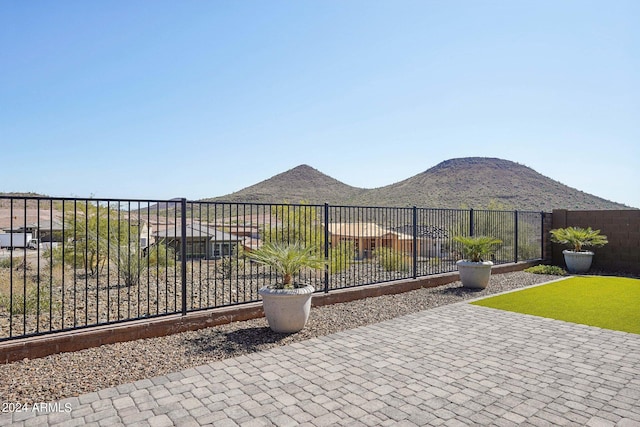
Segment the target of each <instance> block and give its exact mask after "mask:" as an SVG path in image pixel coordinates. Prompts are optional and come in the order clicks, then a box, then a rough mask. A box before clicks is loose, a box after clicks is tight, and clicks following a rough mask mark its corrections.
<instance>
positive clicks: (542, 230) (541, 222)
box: [540, 211, 546, 261]
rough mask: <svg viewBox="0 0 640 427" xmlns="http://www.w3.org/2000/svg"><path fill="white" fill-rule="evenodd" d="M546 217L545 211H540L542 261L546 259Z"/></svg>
mask: <svg viewBox="0 0 640 427" xmlns="http://www.w3.org/2000/svg"><path fill="white" fill-rule="evenodd" d="M544 219H545V214H544V211H540V259H541V260H542V261H546V260H545V254H544Z"/></svg>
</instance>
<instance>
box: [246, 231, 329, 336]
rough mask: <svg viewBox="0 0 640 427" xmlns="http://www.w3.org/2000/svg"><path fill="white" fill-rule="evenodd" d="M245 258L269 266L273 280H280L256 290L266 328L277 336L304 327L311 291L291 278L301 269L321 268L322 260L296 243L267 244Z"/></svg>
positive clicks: (313, 251)
mask: <svg viewBox="0 0 640 427" xmlns="http://www.w3.org/2000/svg"><path fill="white" fill-rule="evenodd" d="M249 258H250V259H251V260H253V261H255V262H257V263H258V264H261V265H265V266H268V267H271V268H272V269H274V270H275V272H276V276H277V279H280V278H281V280H276V282H275V283H273V284H271V285H268V286H265V287H263V288H261V289H260V290H258V293H259V294H260V296H261V297H262V304H263V308H264V315H265V317H266V318H267V321H268V322H269V327H270V328H271V329H272V330H273V331H274V332H279V333H293V332H298V331H299V330H301V329H302V328H304V326H305V324H306V323H307V319H308V318H309V312H310V311H311V297H312V294H313V292H314V291H315V288H314V287H313V285H305V284H302V283H298V282H297V281H295V276H297V275H298V274H299V273H300V271H301V270H302V269H303V268H313V269H319V268H322V267H323V266H324V265H325V260H324V258H322V257H321V256H319V255H318V254H317V253H316V251H315V250H314V248H312V247H306V246H304V245H302V244H300V243H292V244H290V243H267V244H264V245H262V246H261V247H260V248H258V249H256V250H254V251H252V252H251V253H249ZM278 276H279V277H278Z"/></svg>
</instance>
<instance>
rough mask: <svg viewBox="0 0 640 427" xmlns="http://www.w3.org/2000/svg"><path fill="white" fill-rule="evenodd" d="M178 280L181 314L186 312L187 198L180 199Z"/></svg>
mask: <svg viewBox="0 0 640 427" xmlns="http://www.w3.org/2000/svg"><path fill="white" fill-rule="evenodd" d="M180 211H181V217H180V234H181V236H182V239H180V276H181V277H180V280H181V286H182V315H183V316H185V315H186V314H187V199H185V198H182V199H180Z"/></svg>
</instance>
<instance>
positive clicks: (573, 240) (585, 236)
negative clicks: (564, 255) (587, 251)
mask: <svg viewBox="0 0 640 427" xmlns="http://www.w3.org/2000/svg"><path fill="white" fill-rule="evenodd" d="M550 233H551V241H553V242H555V243H561V244H563V245H568V246H569V247H570V248H572V249H573V251H574V252H582V251H583V249H582V247H583V246H594V247H598V246H604V245H606V244H607V243H609V241H608V240H607V236H605V235H603V234H600V230H592V229H591V227H587V228H581V227H567V228H556V229H554V230H551V231H550Z"/></svg>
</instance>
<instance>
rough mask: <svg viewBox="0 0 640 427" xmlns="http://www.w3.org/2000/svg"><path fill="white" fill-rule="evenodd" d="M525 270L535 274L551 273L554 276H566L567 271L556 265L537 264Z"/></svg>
mask: <svg viewBox="0 0 640 427" xmlns="http://www.w3.org/2000/svg"><path fill="white" fill-rule="evenodd" d="M524 271H526V272H527V273H533V274H550V275H553V276H566V275H567V272H566V271H564V269H562V268H560V267H557V266H555V265H542V264H541V265H536V266H534V267H529V268H526V269H525V270H524Z"/></svg>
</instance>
